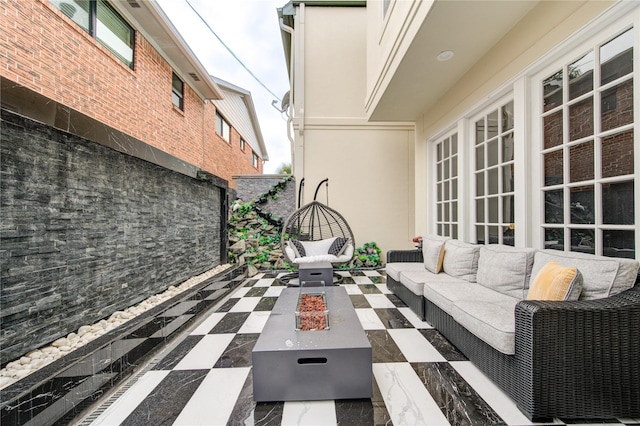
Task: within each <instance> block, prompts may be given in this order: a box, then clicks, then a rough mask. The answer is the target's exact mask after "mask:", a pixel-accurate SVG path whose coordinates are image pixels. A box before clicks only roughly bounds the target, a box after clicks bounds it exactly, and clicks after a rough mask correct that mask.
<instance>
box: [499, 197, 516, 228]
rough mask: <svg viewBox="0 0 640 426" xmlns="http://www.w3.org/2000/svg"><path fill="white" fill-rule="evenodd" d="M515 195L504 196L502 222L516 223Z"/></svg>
mask: <svg viewBox="0 0 640 426" xmlns="http://www.w3.org/2000/svg"><path fill="white" fill-rule="evenodd" d="M513 210H514V203H513V195H507V196H506V197H502V223H514V214H513Z"/></svg>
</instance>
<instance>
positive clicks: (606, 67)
mask: <svg viewBox="0 0 640 426" xmlns="http://www.w3.org/2000/svg"><path fill="white" fill-rule="evenodd" d="M600 62H601V64H602V65H601V66H600V80H601V82H602V84H603V85H604V84H607V83H609V82H610V81H613V80H615V79H617V78H619V77H622V76H623V75H627V74H629V73H630V72H632V71H633V29H629V30H627V31H626V32H625V33H622V34H620V35H619V36H618V37H616V38H614V39H613V40H611V41H610V42H608V43H607V44H605V45H603V46H602V47H601V48H600Z"/></svg>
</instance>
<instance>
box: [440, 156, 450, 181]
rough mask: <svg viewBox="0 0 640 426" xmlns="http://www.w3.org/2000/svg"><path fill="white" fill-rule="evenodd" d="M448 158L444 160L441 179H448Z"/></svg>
mask: <svg viewBox="0 0 640 426" xmlns="http://www.w3.org/2000/svg"><path fill="white" fill-rule="evenodd" d="M449 176H450V174H449V159H448V158H447V159H446V160H444V171H443V175H442V179H449Z"/></svg>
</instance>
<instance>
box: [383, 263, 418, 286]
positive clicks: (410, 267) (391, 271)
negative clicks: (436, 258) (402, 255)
mask: <svg viewBox="0 0 640 426" xmlns="http://www.w3.org/2000/svg"><path fill="white" fill-rule="evenodd" d="M385 270H386V271H387V275H388V276H389V277H391V278H393V279H394V280H395V281H397V282H400V273H401V272H405V271H424V270H425V268H424V263H422V262H419V263H418V262H392V263H387V266H385Z"/></svg>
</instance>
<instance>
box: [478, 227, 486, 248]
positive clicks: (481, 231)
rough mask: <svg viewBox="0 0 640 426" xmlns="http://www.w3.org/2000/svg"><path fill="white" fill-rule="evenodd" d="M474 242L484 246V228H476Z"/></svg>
mask: <svg viewBox="0 0 640 426" xmlns="http://www.w3.org/2000/svg"><path fill="white" fill-rule="evenodd" d="M476 240H477V242H478V244H484V242H485V236H484V226H476Z"/></svg>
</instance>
